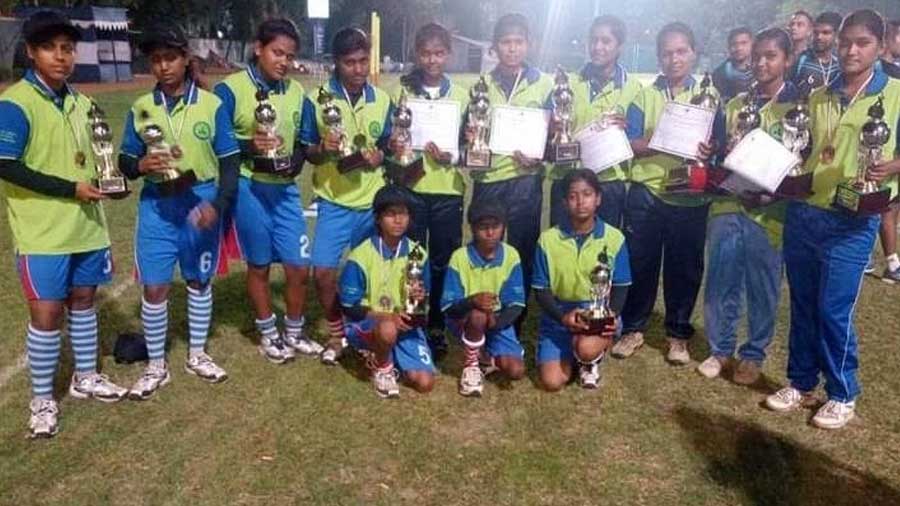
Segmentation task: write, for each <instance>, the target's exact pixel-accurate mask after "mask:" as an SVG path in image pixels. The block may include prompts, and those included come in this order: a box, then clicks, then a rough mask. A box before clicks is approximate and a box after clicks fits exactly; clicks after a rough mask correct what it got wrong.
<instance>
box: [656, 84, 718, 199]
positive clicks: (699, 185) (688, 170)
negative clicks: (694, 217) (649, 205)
mask: <svg viewBox="0 0 900 506" xmlns="http://www.w3.org/2000/svg"><path fill="white" fill-rule="evenodd" d="M711 88H712V78H711V77H710V76H709V72H706V73H705V74H703V80H702V81H700V93H698V94H697V95H695V96H694V97H693V98H691V105H695V106H697V107H702V108H704V109H710V110H716V109H718V107H719V98H718V97H716V96H715V95H714V94H713V93H712V91H710V89H711ZM708 180H709V166H708V165H707V164H706V163H705V162H701V161H699V160H685V161H684V163H682V164H681V165H679V166H678V167H675V168H673V169H669V172H668V174H667V181H666V186H665V188H666V192H669V193H703V192H704V191H706V185H707V181H708Z"/></svg>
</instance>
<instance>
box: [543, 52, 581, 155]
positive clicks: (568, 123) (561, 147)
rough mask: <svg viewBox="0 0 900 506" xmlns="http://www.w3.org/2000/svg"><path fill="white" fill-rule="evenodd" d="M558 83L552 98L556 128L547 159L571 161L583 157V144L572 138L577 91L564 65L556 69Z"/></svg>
mask: <svg viewBox="0 0 900 506" xmlns="http://www.w3.org/2000/svg"><path fill="white" fill-rule="evenodd" d="M555 81H556V85H555V86H554V87H553V93H552V94H551V95H550V100H551V103H552V105H553V116H552V117H553V124H554V126H555V130H554V132H553V135H552V136H551V138H550V142H549V146H548V147H549V149H548V150H547V161H548V162H553V163H571V162H576V161H578V160H579V159H580V158H581V145H580V144H578V143H577V142H575V141H574V139H572V106H573V102H574V100H575V93H574V92H573V91H572V87H571V86H569V76H568V75H567V74H566V73H565V71H563V69H562V67H560V68H557V69H556V78H555Z"/></svg>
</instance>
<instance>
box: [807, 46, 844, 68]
mask: <svg viewBox="0 0 900 506" xmlns="http://www.w3.org/2000/svg"><path fill="white" fill-rule="evenodd" d="M801 58H802V59H806V60H814V61H818V57H817V56H816V50H815V49H813V48H811V47H808V48H806V51H803V52H802V53H800V58H798V60H800V59H801ZM832 63H834V64H837V63H839V60H838V54H837V50H836V49H833V48H832V50H831V59H830V60H829V64H832Z"/></svg>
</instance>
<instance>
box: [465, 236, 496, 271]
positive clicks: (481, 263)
mask: <svg viewBox="0 0 900 506" xmlns="http://www.w3.org/2000/svg"><path fill="white" fill-rule="evenodd" d="M466 252H467V253H468V255H469V261H470V262H472V265H473V266H475V267H478V268H485V267H500V266H501V265H503V256H504V249H503V243H502V242H501V243H499V244H497V254H496V255H494V259H493V260H485V259H484V258H483V257H482V256H481V254H480V253H478V248H476V247H475V241H472V242H470V243H469V245H468V246H466Z"/></svg>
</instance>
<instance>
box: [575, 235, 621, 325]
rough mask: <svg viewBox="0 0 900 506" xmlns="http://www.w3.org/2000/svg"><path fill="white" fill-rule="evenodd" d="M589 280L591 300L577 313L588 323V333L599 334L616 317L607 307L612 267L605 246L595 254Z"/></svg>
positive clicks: (610, 289)
mask: <svg viewBox="0 0 900 506" xmlns="http://www.w3.org/2000/svg"><path fill="white" fill-rule="evenodd" d="M590 280H591V302H590V304H589V305H588V307H586V308H584V309H582V310H581V312H580V313H578V317H579V319H580V320H581V321H582V322H583V323H586V324H587V325H588V332H589V333H591V334H599V333H600V332H602V331H603V330H604V329H606V328H607V327H608V326H609V324H610V323H612V322H613V321H615V319H616V315H615V314H614V313H613V310H612V309H610V307H609V299H610V294H611V293H612V269H611V267H610V264H609V253H608V252H607V248H606V247H604V248H603V251H601V252H600V254H599V255H597V265H596V266H594V268H593V269H592V270H591V277H590Z"/></svg>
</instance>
